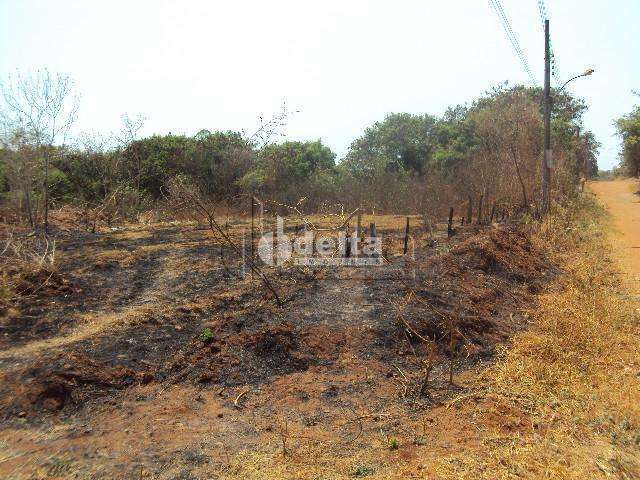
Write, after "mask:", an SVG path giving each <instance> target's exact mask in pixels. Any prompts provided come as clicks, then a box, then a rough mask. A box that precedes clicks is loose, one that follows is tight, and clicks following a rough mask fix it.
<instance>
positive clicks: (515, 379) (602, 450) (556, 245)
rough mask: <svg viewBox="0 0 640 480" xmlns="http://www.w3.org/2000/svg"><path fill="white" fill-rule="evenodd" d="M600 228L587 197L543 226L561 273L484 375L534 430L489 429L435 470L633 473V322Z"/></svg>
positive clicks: (636, 468) (637, 340)
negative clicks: (480, 444)
mask: <svg viewBox="0 0 640 480" xmlns="http://www.w3.org/2000/svg"><path fill="white" fill-rule="evenodd" d="M607 228H608V226H607V222H606V220H605V218H604V214H603V212H602V210H600V208H599V207H597V206H596V205H595V204H593V203H591V202H590V201H587V200H583V201H582V202H581V204H580V205H576V206H573V207H572V208H571V209H559V210H558V211H557V212H555V214H554V216H553V217H552V218H551V219H550V220H549V221H548V222H546V223H545V224H544V225H542V227H541V229H540V231H539V233H538V241H540V242H542V243H544V244H545V245H546V246H547V247H548V248H549V250H550V254H551V255H552V256H554V257H555V260H556V261H557V262H558V263H559V264H560V265H562V266H563V268H564V270H565V272H566V273H565V274H564V275H563V276H562V277H561V278H560V280H559V283H558V284H557V285H551V286H550V288H549V290H548V291H547V292H546V293H544V294H543V295H541V296H540V298H539V300H540V304H539V306H538V308H537V309H536V310H535V311H534V312H532V314H533V316H534V320H535V326H534V328H532V329H530V330H529V331H527V332H525V333H523V334H521V335H519V336H518V337H516V338H515V339H514V341H513V346H512V347H511V348H510V349H509V350H508V351H506V352H505V353H504V357H503V358H502V359H501V360H500V361H499V362H498V364H496V365H495V366H494V367H493V368H490V369H489V370H487V371H485V372H484V373H483V377H482V378H483V380H484V381H485V382H486V384H487V387H486V388H487V391H489V392H493V393H494V394H497V395H499V396H500V397H502V398H503V399H504V401H506V402H508V403H510V404H511V406H512V407H513V408H519V409H521V410H522V411H524V412H525V413H526V414H527V417H528V419H529V420H530V422H531V425H532V428H531V430H530V431H531V433H530V434H528V435H525V436H518V437H515V438H514V436H512V435H499V434H496V436H495V437H494V438H493V439H491V441H490V442H488V445H487V447H488V449H487V450H486V451H483V452H481V453H476V454H473V455H470V456H467V455H456V457H457V460H458V461H457V462H456V461H453V462H452V461H451V460H452V459H451V458H450V459H446V460H445V461H443V462H441V463H440V464H439V465H438V473H439V474H440V475H441V476H442V477H444V478H446V477H451V478H458V477H460V476H465V477H466V476H469V477H471V476H473V477H475V478H516V477H518V478H522V477H528V478H576V479H578V478H580V479H584V478H594V477H598V476H600V477H605V476H613V478H640V462H639V461H638V453H639V450H638V446H639V444H640V360H639V359H638V351H639V350H640V325H639V323H638V310H634V305H633V304H632V303H631V302H630V301H629V300H628V298H627V297H626V296H625V295H624V294H623V293H624V292H622V291H621V288H620V286H619V283H618V281H617V275H616V272H615V271H614V267H613V266H612V264H611V263H610V261H609V260H608V256H607V253H608V251H609V248H610V247H609V244H608V241H609V240H608V239H607V237H606V230H607ZM488 440H489V439H488Z"/></svg>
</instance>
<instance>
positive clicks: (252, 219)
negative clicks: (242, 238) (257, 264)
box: [250, 195, 256, 278]
mask: <svg viewBox="0 0 640 480" xmlns="http://www.w3.org/2000/svg"><path fill="white" fill-rule="evenodd" d="M255 217H256V202H255V199H254V198H253V195H251V240H250V242H251V246H250V254H251V262H254V261H255V252H254V250H253V248H254V247H253V244H254V242H255ZM251 278H253V269H251Z"/></svg>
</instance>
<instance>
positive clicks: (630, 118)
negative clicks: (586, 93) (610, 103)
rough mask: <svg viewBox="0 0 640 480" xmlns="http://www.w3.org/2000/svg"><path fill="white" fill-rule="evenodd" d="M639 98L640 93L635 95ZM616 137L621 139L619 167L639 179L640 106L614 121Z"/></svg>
mask: <svg viewBox="0 0 640 480" xmlns="http://www.w3.org/2000/svg"><path fill="white" fill-rule="evenodd" d="M636 95H638V96H640V93H636ZM616 127H617V130H618V135H619V136H620V138H621V139H622V150H621V152H620V167H621V169H622V171H623V172H624V173H625V174H627V175H631V176H633V177H640V106H638V105H636V106H635V107H634V108H633V109H632V110H631V112H629V113H628V114H627V115H623V116H622V117H620V118H619V119H618V120H617V121H616Z"/></svg>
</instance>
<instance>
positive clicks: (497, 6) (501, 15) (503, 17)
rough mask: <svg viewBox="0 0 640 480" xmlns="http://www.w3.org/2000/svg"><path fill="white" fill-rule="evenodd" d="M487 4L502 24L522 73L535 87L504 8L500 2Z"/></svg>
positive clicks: (492, 0)
mask: <svg viewBox="0 0 640 480" xmlns="http://www.w3.org/2000/svg"><path fill="white" fill-rule="evenodd" d="M489 4H490V5H491V6H492V7H493V10H494V11H495V12H496V15H498V19H499V20H500V23H502V27H503V28H504V32H505V34H506V35H507V39H508V40H509V42H511V46H512V47H513V50H514V52H515V54H516V56H517V57H518V59H519V60H520V63H521V64H522V67H523V68H524V71H525V72H526V73H527V75H528V76H529V81H530V82H531V84H532V85H537V84H538V82H536V78H535V76H534V75H533V73H532V72H531V68H530V67H529V62H528V61H527V56H526V55H525V53H524V51H523V50H522V48H521V47H520V42H519V41H518V37H517V35H516V33H515V32H514V31H513V27H512V26H511V22H510V21H509V17H507V14H506V12H505V11H504V7H503V6H502V2H501V0H489Z"/></svg>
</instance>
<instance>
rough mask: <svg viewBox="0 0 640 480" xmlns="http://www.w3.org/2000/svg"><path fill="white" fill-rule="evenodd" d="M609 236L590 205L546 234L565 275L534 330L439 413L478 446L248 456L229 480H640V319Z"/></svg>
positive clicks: (539, 236) (368, 441)
mask: <svg viewBox="0 0 640 480" xmlns="http://www.w3.org/2000/svg"><path fill="white" fill-rule="evenodd" d="M608 228H609V227H608V224H607V220H606V218H605V216H604V213H603V211H602V210H601V209H600V207H598V206H597V205H595V203H593V202H592V201H590V200H588V199H582V200H580V201H579V202H578V203H577V204H575V205H572V206H571V207H569V208H566V209H564V208H563V209H558V210H557V211H556V212H554V214H553V216H552V217H551V218H550V219H549V220H548V221H547V222H546V223H545V224H543V225H541V226H536V227H535V229H536V234H535V236H536V241H537V242H539V243H540V245H542V246H544V247H545V248H547V249H548V251H549V255H550V256H551V257H552V258H553V260H554V261H555V262H557V263H558V264H559V265H561V266H562V268H563V270H564V274H563V275H561V276H560V277H559V278H558V279H557V280H555V281H554V282H553V284H551V285H549V288H548V289H547V291H546V292H545V293H543V294H542V295H540V297H539V305H537V306H536V308H535V309H532V311H531V312H529V314H530V316H531V319H532V327H531V328H530V329H529V330H528V331H526V332H523V333H521V334H519V335H517V336H516V337H515V338H514V339H513V342H512V345H510V346H509V347H508V348H505V349H504V351H503V352H502V354H501V356H500V358H499V360H498V362H497V363H496V364H494V365H493V366H492V367H490V368H488V369H485V370H484V371H482V372H480V374H479V376H478V377H477V378H476V379H475V380H472V381H471V386H472V388H473V389H474V390H473V391H474V392H476V394H475V395H469V396H467V397H466V398H464V399H462V400H461V401H459V402H455V408H446V409H443V411H441V412H439V415H440V417H441V419H442V422H441V424H443V425H456V426H457V428H458V429H460V430H461V431H462V432H465V431H467V432H468V435H469V437H475V438H477V439H478V441H477V442H468V443H466V444H465V443H462V444H460V445H458V446H457V447H456V448H450V445H447V444H445V445H444V447H443V445H442V443H438V442H441V441H442V440H441V439H442V435H441V432H440V434H436V432H433V434H432V435H430V433H429V432H428V431H427V432H426V439H427V442H426V443H427V444H426V445H425V446H423V447H419V448H416V447H413V448H412V449H411V452H412V454H411V455H405V456H403V455H402V454H394V453H392V452H389V449H388V446H387V445H386V444H385V441H384V438H382V437H380V438H378V437H367V438H363V443H364V446H363V448H360V449H355V450H354V449H351V448H350V449H348V452H347V451H342V449H341V448H337V447H336V445H332V444H324V445H323V444H315V445H310V444H305V443H304V442H303V443H302V445H301V446H300V447H299V448H298V449H297V450H294V454H293V455H289V456H286V457H285V456H283V455H281V454H279V453H274V449H269V450H270V451H269V453H250V454H243V455H239V456H236V457H234V458H232V459H231V460H230V461H229V463H227V466H226V467H225V468H224V469H223V471H221V472H218V473H220V474H221V478H263V479H275V478H326V479H331V478H348V477H357V476H366V478H452V479H453V478H474V479H485V478H486V479H496V478H505V479H506V478H553V479H556V478H567V479H586V478H620V479H633V478H640V460H639V453H640V450H639V445H640V360H639V358H638V351H640V325H639V322H638V319H639V316H640V315H639V312H640V310H637V309H636V308H637V305H635V306H634V305H633V304H632V302H631V301H630V300H629V299H628V297H626V296H625V294H624V292H623V291H622V288H621V287H620V284H619V281H618V277H617V272H616V271H615V267H614V266H613V265H612V263H611V262H610V260H609V257H608V255H607V253H608V252H609V242H610V239H609V238H608V236H607V233H608ZM514 419H516V420H514ZM440 428H443V427H440ZM463 436H464V433H463ZM408 442H410V439H409V440H407V439H401V443H405V444H406V443H408ZM430 442H431V443H430ZM274 443H275V442H274ZM443 448H444V449H443ZM400 451H401V452H402V451H405V452H406V451H407V450H405V449H403V448H402V447H401V449H400ZM360 474H362V475H360Z"/></svg>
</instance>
